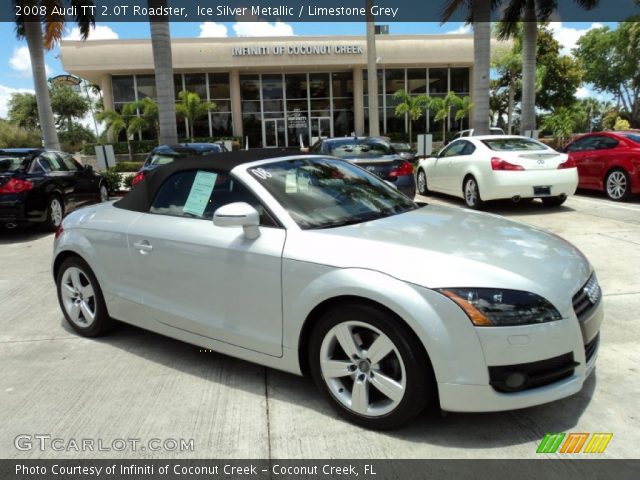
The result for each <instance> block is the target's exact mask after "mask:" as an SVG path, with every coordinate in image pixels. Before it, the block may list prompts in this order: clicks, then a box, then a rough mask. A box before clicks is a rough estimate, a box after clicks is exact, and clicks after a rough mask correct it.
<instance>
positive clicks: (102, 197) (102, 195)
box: [100, 185, 109, 202]
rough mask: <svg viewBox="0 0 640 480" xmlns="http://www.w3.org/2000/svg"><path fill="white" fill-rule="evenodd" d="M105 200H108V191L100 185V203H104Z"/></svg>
mask: <svg viewBox="0 0 640 480" xmlns="http://www.w3.org/2000/svg"><path fill="white" fill-rule="evenodd" d="M107 200H109V191H108V190H107V187H106V186H104V185H100V201H101V202H106V201H107Z"/></svg>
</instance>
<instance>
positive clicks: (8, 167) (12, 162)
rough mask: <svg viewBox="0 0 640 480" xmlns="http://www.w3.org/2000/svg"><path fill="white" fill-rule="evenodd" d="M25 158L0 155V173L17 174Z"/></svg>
mask: <svg viewBox="0 0 640 480" xmlns="http://www.w3.org/2000/svg"><path fill="white" fill-rule="evenodd" d="M24 162H25V157H21V156H15V157H14V156H13V155H11V156H10V155H6V154H0V173H9V172H17V171H18V170H21V169H22V168H23V163H24Z"/></svg>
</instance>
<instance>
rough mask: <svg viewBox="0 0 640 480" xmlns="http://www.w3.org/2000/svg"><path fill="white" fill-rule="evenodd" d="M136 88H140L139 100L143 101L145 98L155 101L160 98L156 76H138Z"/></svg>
mask: <svg viewBox="0 0 640 480" xmlns="http://www.w3.org/2000/svg"><path fill="white" fill-rule="evenodd" d="M136 86H137V88H138V100H142V99H143V98H145V97H150V98H153V99H155V98H156V97H157V96H158V95H157V93H156V78H155V76H154V75H136Z"/></svg>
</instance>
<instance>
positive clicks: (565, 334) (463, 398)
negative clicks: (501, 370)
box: [438, 302, 604, 412]
mask: <svg viewBox="0 0 640 480" xmlns="http://www.w3.org/2000/svg"><path fill="white" fill-rule="evenodd" d="M603 316H604V314H603V309H602V302H600V303H599V305H598V306H597V307H596V308H595V309H594V310H593V311H592V312H591V314H590V316H589V318H588V319H586V320H585V321H583V323H585V322H588V323H589V325H590V328H589V330H588V331H589V332H590V333H589V335H591V337H589V338H585V330H584V329H582V328H581V324H580V323H579V322H578V319H577V318H576V317H575V316H572V317H571V318H566V319H563V320H559V321H557V322H550V323H547V324H543V325H529V326H522V327H491V328H487V327H484V328H482V327H477V328H476V333H477V335H478V339H479V341H480V345H481V348H482V352H483V356H484V358H476V359H472V358H468V360H467V361H471V362H474V361H475V362H478V361H481V362H483V364H484V365H486V370H487V374H486V377H485V378H484V379H483V381H482V382H480V381H478V382H473V383H470V382H469V383H465V384H461V383H452V382H447V381H439V382H438V391H439V396H440V406H441V408H442V409H443V410H446V411H451V412H495V411H502V410H515V409H519V408H527V407H531V406H535V405H541V404H544V403H548V402H552V401H555V400H559V399H562V398H565V397H568V396H571V395H573V394H575V393H578V392H579V391H580V390H581V389H582V386H583V384H584V382H585V381H586V379H587V378H588V377H589V375H590V374H591V372H592V371H593V369H594V367H595V363H596V359H597V356H598V347H599V341H598V339H597V338H596V336H597V334H598V331H599V327H600V325H601V323H602V319H603ZM567 354H570V355H572V357H573V361H574V362H575V367H574V368H573V370H572V371H571V372H570V373H568V374H567V375H565V376H563V378H562V379H560V380H558V381H554V382H552V383H549V384H546V385H543V386H539V387H535V388H530V389H525V390H521V391H515V392H509V393H503V392H500V391H498V390H497V389H496V388H495V387H494V386H491V385H490V383H489V382H490V378H489V373H488V371H489V367H500V366H514V367H517V366H518V365H521V364H530V363H532V362H541V361H544V360H548V359H553V358H556V357H559V356H563V355H567ZM461 368H464V366H461ZM478 380H479V379H478Z"/></svg>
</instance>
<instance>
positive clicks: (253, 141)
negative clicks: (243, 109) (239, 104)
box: [242, 113, 262, 148]
mask: <svg viewBox="0 0 640 480" xmlns="http://www.w3.org/2000/svg"><path fill="white" fill-rule="evenodd" d="M242 130H243V132H244V136H245V137H249V148H257V147H262V118H261V117H260V113H250V114H246V113H243V114H242ZM243 146H244V145H243Z"/></svg>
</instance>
